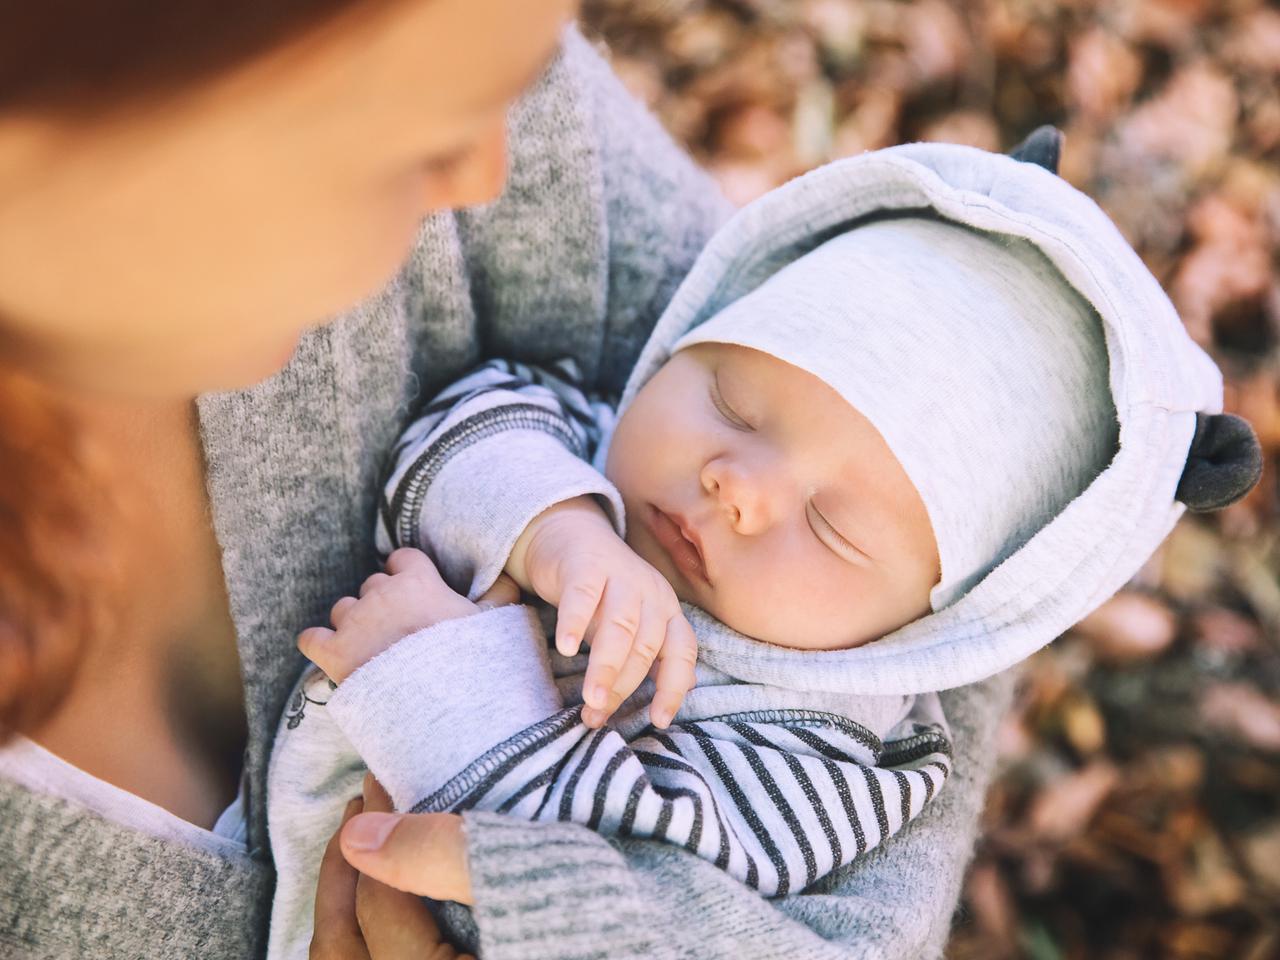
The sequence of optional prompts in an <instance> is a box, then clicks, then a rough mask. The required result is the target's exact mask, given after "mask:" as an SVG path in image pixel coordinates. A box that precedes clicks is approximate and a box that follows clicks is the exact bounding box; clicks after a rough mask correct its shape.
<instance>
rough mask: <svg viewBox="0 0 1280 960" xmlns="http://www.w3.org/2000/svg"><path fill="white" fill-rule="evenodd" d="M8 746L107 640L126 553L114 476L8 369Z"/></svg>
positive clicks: (2, 456) (0, 586) (0, 417)
mask: <svg viewBox="0 0 1280 960" xmlns="http://www.w3.org/2000/svg"><path fill="white" fill-rule="evenodd" d="M0 464H3V465H4V466H3V469H0V740H2V739H3V738H4V737H5V736H7V735H8V734H9V733H10V732H12V731H14V730H18V729H23V728H25V727H28V726H30V725H31V724H33V723H34V722H36V721H38V720H39V719H40V718H41V717H43V716H45V715H46V714H47V713H48V712H49V711H51V710H52V709H53V708H54V707H55V706H56V705H57V703H58V700H59V699H60V697H61V695H62V694H63V693H64V692H65V690H66V689H67V687H68V686H69V685H70V682H71V679H72V677H73V676H74V672H75V667H76V663H77V660H78V654H79V651H80V648H81V645H82V643H83V641H84V638H85V637H86V636H88V635H89V634H90V633H98V632H101V631H105V630H109V629H110V627H111V624H112V621H113V610H112V609H111V598H112V597H113V596H116V595H118V593H117V591H116V590H115V589H113V588H114V587H116V586H117V585H118V581H119V579H120V578H119V571H120V569H121V567H122V565H123V563H122V561H123V559H124V550H123V548H122V547H121V545H120V544H119V543H112V541H113V540H114V539H115V538H113V537H112V536H111V533H112V530H113V527H114V523H113V518H114V517H115V516H116V515H117V510H116V508H115V504H114V503H112V501H111V499H110V497H109V495H108V493H107V491H108V490H110V489H111V484H110V482H109V481H110V473H111V471H110V467H109V464H108V462H107V459H106V457H105V455H104V454H103V453H102V452H100V451H95V450H94V449H93V447H92V446H91V444H90V442H89V439H88V437H87V436H85V435H84V434H83V433H82V431H81V430H80V428H79V425H78V424H77V423H76V420H75V418H74V416H73V415H72V413H71V409H70V407H69V406H68V405H66V404H64V403H62V402H61V401H60V400H59V399H58V397H57V394H56V393H55V392H54V391H53V390H52V389H50V388H49V387H46V386H45V385H43V384H41V383H39V382H37V381H35V380H33V379H31V378H30V377H29V376H27V375H26V374H23V373H22V372H20V371H18V370H15V369H12V368H10V367H7V366H4V365H0Z"/></svg>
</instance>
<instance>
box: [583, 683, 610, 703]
mask: <svg viewBox="0 0 1280 960" xmlns="http://www.w3.org/2000/svg"><path fill="white" fill-rule="evenodd" d="M608 696H609V691H608V690H606V689H605V688H604V684H603V683H593V684H592V685H591V689H590V690H588V691H587V703H589V704H591V706H593V707H603V706H604V704H605V700H606V699H607V698H608Z"/></svg>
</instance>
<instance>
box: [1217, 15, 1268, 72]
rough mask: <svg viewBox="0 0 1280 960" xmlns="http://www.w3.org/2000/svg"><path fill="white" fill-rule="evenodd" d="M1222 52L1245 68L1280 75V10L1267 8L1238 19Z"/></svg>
mask: <svg viewBox="0 0 1280 960" xmlns="http://www.w3.org/2000/svg"><path fill="white" fill-rule="evenodd" d="M1222 54H1223V56H1224V57H1225V58H1226V59H1227V60H1228V61H1230V62H1233V63H1234V64H1235V65H1236V66H1238V67H1240V68H1242V69H1245V70H1255V71H1257V72H1258V73H1272V74H1280V10H1273V9H1268V8H1265V7H1264V8H1262V9H1261V10H1254V11H1253V12H1252V13H1250V14H1247V15H1246V16H1243V17H1241V18H1239V19H1238V20H1237V21H1235V23H1233V24H1232V26H1231V31H1230V33H1229V34H1228V36H1227V39H1226V40H1225V41H1224V43H1223V44H1222Z"/></svg>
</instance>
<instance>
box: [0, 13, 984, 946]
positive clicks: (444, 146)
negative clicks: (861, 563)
mask: <svg viewBox="0 0 1280 960" xmlns="http://www.w3.org/2000/svg"><path fill="white" fill-rule="evenodd" d="M569 6H570V5H569V4H568V3H566V2H564V0H538V2H533V0H518V2H516V0H378V2H376V3H372V2H366V3H361V4H356V3H353V2H344V0H282V2H278V3H274V4H271V5H263V4H260V3H253V2H248V0H235V2H230V0H221V2H219V3H217V4H214V3H200V2H196V0H172V2H170V3H167V4H164V5H160V6H159V7H157V6H155V5H151V4H144V3H140V2H138V3H131V2H125V0H117V2H115V3H110V4H89V3H84V4H80V3H64V4H52V3H46V4H23V5H19V4H11V5H9V9H8V10H6V12H5V13H4V14H3V15H2V16H0V23H2V24H3V29H0V351H2V353H0V357H2V358H3V361H2V363H0V371H2V372H0V462H3V463H4V470H3V473H2V475H0V524H3V527H0V529H2V530H3V536H2V542H0V550H2V551H3V553H0V652H2V653H0V655H2V657H3V662H2V666H0V717H2V718H3V720H4V724H5V730H6V732H11V731H12V732H16V733H17V734H18V736H16V737H14V738H12V739H11V741H10V743H9V744H8V745H7V746H5V747H3V748H0V822H3V823H4V825H5V826H4V830H3V831H2V832H0V904H3V908H2V909H3V912H2V913H0V947H3V948H4V949H3V950H0V952H3V953H8V952H17V953H18V954H19V955H22V956H28V955H31V956H63V955H77V956H111V955H129V956H152V955H198V956H202V957H222V956H226V957H244V956H256V955H260V954H261V952H262V950H263V946H264V930H265V923H266V913H267V909H268V904H269V898H270V888H271V868H270V864H269V862H268V860H267V858H266V850H267V843H266V836H265V821H264V810H265V803H264V796H263V794H264V775H265V767H266V759H267V755H268V752H269V749H270V737H271V734H272V731H273V730H274V729H275V724H276V722H277V719H278V717H279V715H280V711H281V708H282V706H283V703H282V700H283V698H284V696H285V695H286V693H287V691H288V689H289V686H290V684H291V683H292V680H293V678H294V677H295V676H296V672H297V670H298V669H299V667H300V658H299V655H298V654H297V652H296V650H294V648H293V637H294V636H295V634H296V633H297V632H298V631H299V630H300V629H301V628H303V627H305V626H309V625H311V624H314V623H319V622H323V620H324V618H325V614H326V613H327V610H328V606H329V604H330V603H331V602H332V601H333V599H334V598H336V597H338V596H341V595H343V594H344V593H349V592H351V591H352V589H353V588H354V587H355V585H356V584H358V583H359V582H360V581H361V580H362V579H363V577H364V576H365V575H367V573H368V572H370V569H371V567H372V555H373V552H372V544H371V543H370V531H371V530H372V526H373V525H372V522H371V517H372V510H373V502H372V491H373V489H374V483H373V482H372V481H373V478H374V477H375V476H376V474H377V471H378V468H379V466H380V457H381V456H382V455H383V453H384V452H385V451H386V449H387V448H388V446H389V444H390V442H391V441H392V439H393V438H394V436H395V434H396V431H397V429H398V428H399V426H400V424H401V422H402V421H403V417H404V416H405V414H406V413H407V410H408V408H409V406H410V404H411V403H412V401H413V399H414V398H415V397H416V396H417V395H418V394H419V393H420V392H423V391H427V392H429V391H431V390H432V389H433V388H434V387H436V386H438V385H440V384H441V383H443V382H445V381H447V380H449V379H452V378H453V377H455V376H456V375H457V374H458V373H459V372H461V371H462V370H464V369H466V368H467V367H468V366H470V365H471V364H473V363H474V362H475V360H476V359H478V358H479V357H481V356H484V355H491V354H492V355H504V356H513V357H516V358H518V359H523V360H535V361H536V360H545V359H548V358H551V357H556V356H562V355H564V354H566V353H568V354H571V355H573V356H574V357H575V358H576V359H577V360H578V362H579V364H580V365H581V366H582V368H583V369H584V370H585V371H587V373H588V377H589V378H590V379H591V380H592V381H593V383H594V384H595V385H597V386H600V387H604V388H615V389H616V388H618V387H620V386H621V384H622V381H623V378H624V377H625V375H626V372H627V370H628V369H629V368H630V366H631V363H632V361H633V360H634V357H635V354H636V352H637V351H638V350H639V347H640V345H641V344H642V343H643V341H644V339H645V336H646V335H647V333H648V330H649V327H650V326H651V324H652V323H653V321H654V320H655V319H656V318H657V316H658V314H659V313H660V311H661V309H662V307H663V305H664V304H665V303H666V302H667V299H668V298H669V297H670V295H671V293H672V291H673V290H674V287H675V285H676V284H677V283H678V281H679V279H680V277H681V275H682V273H683V272H684V270H685V269H686V268H687V266H688V264H689V263H690V262H691V261H692V259H693V256H694V255H695V254H696V252H697V251H698V249H699V248H700V247H701V245H702V244H703V242H704V241H705V239H706V238H707V236H708V235H709V234H710V233H711V231H712V230H713V229H714V227H715V226H716V224H717V223H719V222H720V221H721V219H722V218H723V217H724V215H725V214H726V213H727V211H726V209H725V208H724V205H723V202H722V201H720V200H719V199H718V198H717V195H716V194H715V191H714V190H713V188H712V187H711V186H710V184H709V182H708V181H707V180H706V178H705V177H704V176H703V175H702V174H700V173H699V172H698V171H697V170H696V169H694V168H693V166H692V164H690V163H689V161H688V160H687V158H686V157H684V156H683V155H682V154H681V153H680V152H679V151H678V150H676V149H675V148H674V147H673V146H672V144H671V143H670V141H669V140H668V139H667V138H666V137H665V136H664V135H663V134H662V132H661V131H660V130H659V129H658V128H657V126H656V124H654V122H653V121H652V119H651V118H649V117H647V116H646V115H644V114H643V112H642V111H641V110H640V109H639V108H638V107H637V106H636V105H635V104H634V102H632V101H631V100H630V99H628V98H627V97H626V95H625V94H624V93H623V92H622V90H621V88H620V86H619V85H618V84H617V82H616V80H615V79H614V78H613V77H612V75H611V74H610V73H609V72H608V70H607V68H606V67H604V65H603V64H602V63H601V62H600V60H599V59H598V57H597V56H596V55H595V54H594V53H593V52H592V51H591V50H590V48H589V47H588V46H587V45H586V43H585V42H584V41H583V40H582V39H581V37H580V36H578V35H577V34H576V33H575V32H573V31H572V30H570V31H568V32H567V33H564V34H563V37H562V36H561V28H562V25H563V23H564V21H565V20H566V19H567V18H568V17H569V16H570V14H571V10H570V8H569ZM561 39H562V40H563V52H562V55H561V56H559V57H558V58H556V59H555V61H554V62H553V64H552V65H551V67H550V68H549V70H547V71H546V72H545V73H544V74H543V75H542V76H541V78H540V79H537V80H536V83H534V80H535V78H538V77H539V74H540V72H542V71H543V68H544V66H545V64H546V63H547V62H548V60H549V58H551V57H552V56H553V54H554V53H555V50H556V46H557V41H559V40H561ZM531 83H532V84H533V87H532V89H531V90H530V91H529V92H528V93H527V95H525V96H524V97H522V98H521V99H519V100H518V102H516V103H515V106H514V109H513V110H511V112H510V115H509V118H508V117H507V109H506V108H507V107H508V105H509V104H510V103H511V102H512V101H513V100H515V98H516V97H517V96H518V95H519V94H520V93H521V91H522V90H525V89H526V88H528V87H529V86H530V84H531ZM504 119H507V120H509V123H508V124H507V125H505V126H504ZM508 130H509V144H508ZM508 146H509V148H510V153H511V160H510V164H509V167H510V177H509V180H508V181H507V183H506V186H505V190H504V189H503V182H504V176H505V175H506V170H507V163H506V152H507V148H508ZM500 192H501V199H500V200H498V202H496V203H493V204H491V205H488V206H483V207H480V208H477V209H473V210H467V209H463V208H468V207H471V206H472V205H474V204H478V203H484V202H485V201H489V200H492V199H493V198H494V197H496V196H498V194H499V193H500ZM448 210H454V211H456V212H452V213H450V212H447V211H448ZM424 216H425V217H427V219H426V220H425V222H424V221H423V220H422V218H423V217H424ZM406 255H407V257H408V259H407V260H406V259H405V257H406ZM388 278H390V279H388ZM373 291H377V292H376V293H375V292H373ZM335 316H336V317H337V319H334V320H332V322H330V323H328V324H327V325H321V326H311V325H313V324H318V323H322V322H323V321H325V320H327V319H329V318H333V317H335ZM290 358H292V359H290ZM286 363H287V366H286ZM282 366H283V367H284V369H283V370H280V368H281V367H282ZM277 371H279V372H277ZM263 378H267V379H265V380H264V379H263ZM219 391H220V392H219ZM1007 696H1008V683H1007V682H1006V680H1004V679H1001V678H997V679H996V680H993V681H989V682H988V683H986V684H983V685H980V686H978V687H975V688H967V689H964V690H960V691H956V692H955V693H954V694H952V695H951V696H950V698H949V700H948V702H947V704H946V706H947V711H948V717H949V718H952V719H953V727H954V729H955V733H956V738H957V748H958V757H957V769H958V771H959V772H958V773H957V775H956V777H955V782H954V783H953V784H952V785H949V787H948V790H947V792H946V794H945V795H944V796H942V797H940V798H939V803H938V804H937V805H935V808H934V810H933V811H932V812H931V813H930V814H929V815H926V817H924V818H922V819H921V821H919V822H918V824H917V825H916V826H915V827H914V828H913V829H912V830H911V831H908V832H907V833H906V834H905V835H904V836H903V837H901V838H899V839H898V840H896V841H895V843H894V844H890V845H888V846H887V847H886V848H885V849H884V850H883V851H880V852H878V853H877V854H875V855H873V856H871V857H868V858H867V859H866V860H865V861H862V862H860V863H858V864H856V865H855V867H856V869H853V870H849V871H846V872H844V873H841V874H837V875H835V876H833V877H832V878H831V880H830V882H829V883H827V884H825V885H823V886H822V887H821V888H820V889H815V890H811V891H810V892H809V893H808V894H806V895H796V896H793V897H788V898H785V899H783V900H778V901H771V902H766V901H762V900H760V899H759V897H757V896H756V895H755V894H754V893H751V892H750V891H747V890H745V889H743V888H741V887H739V885H738V884H736V883H735V882H734V881H732V880H731V879H729V878H728V877H727V876H726V875H724V874H722V873H721V872H720V871H717V870H716V869H715V868H714V867H713V866H711V865H708V864H705V863H703V862H702V861H700V860H697V859H696V858H694V857H691V856H687V855H685V854H683V853H682V852H681V851H679V850H674V849H672V848H669V847H665V846H657V845H653V844H648V843H644V842H640V841H626V842H622V843H610V842H608V841H605V840H604V839H602V838H600V837H599V836H597V835H596V834H594V833H591V832H589V831H586V830H585V829H582V828H579V827H576V826H573V825H568V824H550V825H534V824H528V823H525V822H522V821H518V820H511V819H507V818H503V817H499V816H496V815H490V814H477V815H470V814H469V815H467V816H466V817H465V818H459V817H456V816H453V815H436V816H433V817H419V818H402V819H397V820H395V821H385V820H380V819H379V817H376V816H364V817H358V818H357V819H356V820H354V821H353V822H352V823H350V824H349V825H348V826H347V827H346V831H345V832H344V833H343V835H342V840H343V845H342V852H343V853H344V854H345V860H344V858H343V857H341V856H339V854H338V847H337V844H336V842H335V844H334V845H333V846H332V847H331V853H330V857H329V859H328V861H327V866H326V870H325V874H324V878H323V881H322V886H321V890H320V891H319V894H318V898H317V902H318V905H319V907H320V910H319V916H320V918H321V919H320V920H319V921H318V924H317V934H316V943H315V945H314V948H313V952H314V953H315V955H317V956H328V957H365V956H368V957H373V958H383V957H398V956H410V955H412V956H421V955H423V954H424V953H426V954H427V955H431V954H430V953H429V951H428V947H430V946H431V941H432V939H433V936H434V934H433V931H432V928H431V925H430V921H429V918H428V917H427V916H426V914H425V913H424V912H422V910H421V905H420V902H419V901H417V900H416V898H413V897H408V896H399V895H396V894H395V893H394V892H393V891H390V890H389V889H387V888H384V887H381V886H379V885H377V884H376V883H374V882H371V881H369V880H366V879H363V878H362V879H361V880H360V881H359V882H357V880H356V876H355V874H354V873H353V872H352V870H351V868H350V866H348V865H347V864H348V862H349V863H350V864H352V865H354V866H355V867H357V868H359V869H361V870H362V871H364V873H365V874H366V875H367V876H368V877H376V878H381V879H384V880H388V881H392V882H394V883H396V884H397V885H398V886H400V887H402V888H404V889H408V890H412V891H415V892H417V893H422V894H425V895H429V896H433V897H436V898H437V899H454V900H458V901H462V902H468V903H470V904H472V906H473V912H474V919H475V923H476V930H477V942H478V943H479V945H480V946H481V948H482V950H483V953H484V955H485V956H487V957H490V956H491V957H532V956H545V957H559V956H565V957H568V956H578V955H582V954H585V953H594V954H597V955H601V954H607V955H609V956H629V955H637V956H666V955H668V954H670V955H672V956H677V955H679V956H689V955H697V956H700V957H720V956H724V957H730V956H732V957H745V956H759V957H776V956H782V955H803V956H832V957H837V956H840V957H849V956H886V957H887V956H903V957H907V956H913V957H914V956H921V955H928V954H931V953H936V952H937V951H939V950H940V949H941V944H942V941H943V939H944V938H945V934H946V929H947V926H948V921H949V915H950V911H951V908H952V906H953V904H954V902H955V900H956V897H957V895H958V888H959V881H960V876H961V873H962V870H963V866H964V863H965V861H966V860H967V858H968V854H969V851H970V846H971V841H972V837H973V834H974V831H975V827H976V817H977V809H978V806H979V804H980V801H981V796H982V791H983V788H984V787H985V785H986V781H987V778H988V776H989V773H990V758H989V757H987V756H985V754H987V753H989V751H985V750H984V749H983V746H984V745H985V744H986V743H988V742H989V741H990V739H991V732H992V724H993V722H994V719H995V717H996V716H997V715H998V713H999V711H1000V709H1001V708H1002V707H1003V705H1004V704H1005V703H1006V702H1007ZM443 733H444V732H442V734H443ZM366 801H367V802H368V803H369V805H370V809H379V804H381V803H382V802H383V798H382V797H381V796H380V795H379V793H378V791H377V790H376V788H375V787H372V786H371V787H370V789H369V791H368V795H367V798H366ZM351 812H352V813H355V808H353V809H352V811H351ZM388 825H391V826H394V829H393V830H392V831H391V832H390V834H387V833H386V831H385V829H380V828H385V827H386V826H388ZM379 840H381V843H380V844H379V843H377V841H379ZM357 891H358V893H357Z"/></svg>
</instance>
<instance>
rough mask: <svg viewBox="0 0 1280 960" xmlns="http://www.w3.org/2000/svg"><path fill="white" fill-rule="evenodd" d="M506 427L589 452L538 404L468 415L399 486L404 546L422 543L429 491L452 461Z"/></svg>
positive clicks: (396, 512)
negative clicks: (422, 519) (543, 435)
mask: <svg viewBox="0 0 1280 960" xmlns="http://www.w3.org/2000/svg"><path fill="white" fill-rule="evenodd" d="M507 430H540V431H542V432H543V433H547V434H550V435H551V436H553V437H555V438H556V439H557V440H559V441H560V442H561V443H563V444H564V445H565V446H566V447H567V448H568V449H569V451H570V452H571V453H573V454H574V456H576V457H579V458H585V455H586V451H585V450H584V449H583V447H582V443H581V441H580V440H579V439H578V437H577V436H576V435H575V434H574V433H573V431H572V430H570V429H569V428H568V427H566V426H565V425H564V423H563V422H562V421H561V419H560V417H559V416H558V415H557V414H555V413H553V412H551V411H550V410H547V409H545V408H544V407H540V406H537V405H536V404H532V403H517V404H511V405H508V406H501V407H492V408H490V409H488V410H483V411H481V412H480V413H477V414H474V415H473V416H470V417H467V418H466V419H464V420H462V421H460V422H458V423H456V424H454V425H453V426H452V427H450V428H449V429H448V430H446V431H445V432H444V433H442V434H441V435H440V436H439V437H437V438H436V439H435V440H434V441H432V443H431V445H430V446H429V447H427V449H426V450H425V451H424V452H423V453H421V454H420V455H419V456H418V458H417V459H416V460H414V462H413V465H412V466H410V468H409V469H408V470H407V471H406V472H405V475H404V477H402V478H401V480H400V483H399V485H398V486H397V487H396V493H395V496H394V498H392V501H391V514H392V516H394V517H396V518H397V520H398V522H397V526H396V530H395V534H396V540H397V542H398V543H399V544H400V545H401V546H407V547H418V546H420V542H419V538H418V529H419V519H420V517H421V514H422V507H423V504H424V503H425V502H426V498H427V490H428V489H429V488H430V486H431V483H432V481H433V480H435V478H436V477H437V476H438V475H439V474H440V471H441V470H443V469H444V467H445V465H446V464H447V463H448V462H449V460H450V459H452V458H453V457H454V456H456V455H457V454H459V453H461V452H462V451H463V450H465V449H467V448H468V447H470V446H472V445H473V444H476V443H478V442H480V441H481V440H484V439H486V438H488V437H491V436H493V435H494V434H498V433H502V432H504V431H507Z"/></svg>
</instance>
